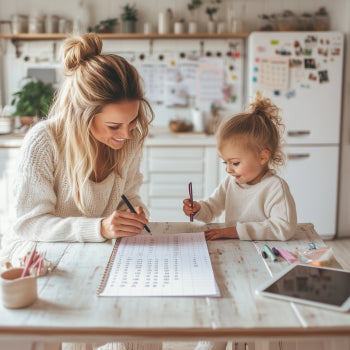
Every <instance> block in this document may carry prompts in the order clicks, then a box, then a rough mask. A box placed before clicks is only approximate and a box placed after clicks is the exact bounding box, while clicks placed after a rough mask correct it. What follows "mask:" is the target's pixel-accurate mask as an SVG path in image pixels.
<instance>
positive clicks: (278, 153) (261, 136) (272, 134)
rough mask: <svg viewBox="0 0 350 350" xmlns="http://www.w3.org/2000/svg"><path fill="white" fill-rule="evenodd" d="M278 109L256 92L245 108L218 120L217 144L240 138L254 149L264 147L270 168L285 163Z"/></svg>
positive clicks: (259, 149) (240, 140)
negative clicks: (267, 153) (240, 111)
mask: <svg viewBox="0 0 350 350" xmlns="http://www.w3.org/2000/svg"><path fill="white" fill-rule="evenodd" d="M279 112H280V110H279V108H278V107H277V106H276V105H274V104H273V103H272V102H271V100H270V99H269V98H264V97H262V96H261V94H260V93H259V92H257V93H256V94H255V96H254V98H253V101H252V102H251V103H250V105H249V106H248V108H247V110H246V111H245V112H243V113H240V114H237V115H234V116H232V117H229V118H228V119H226V120H225V121H223V122H222V123H221V124H220V126H219V128H218V130H217V133H216V138H217V145H218V148H220V147H221V146H222V145H223V143H226V142H227V141H234V142H237V141H239V142H242V143H243V146H244V147H247V148H249V149H251V150H252V151H254V152H256V153H260V152H261V151H262V150H264V149H267V150H268V151H269V152H270V159H269V161H268V167H269V168H270V169H271V170H272V169H276V168H278V167H279V166H282V165H284V164H285V160H286V157H285V154H284V153H283V151H282V146H281V140H282V136H283V133H284V130H285V126H284V124H283V123H282V118H281V117H280V115H279Z"/></svg>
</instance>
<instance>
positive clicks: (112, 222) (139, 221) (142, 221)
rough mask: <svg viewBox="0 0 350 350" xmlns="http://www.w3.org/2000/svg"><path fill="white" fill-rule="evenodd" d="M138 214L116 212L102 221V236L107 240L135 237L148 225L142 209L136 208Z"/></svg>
mask: <svg viewBox="0 0 350 350" xmlns="http://www.w3.org/2000/svg"><path fill="white" fill-rule="evenodd" d="M135 211H136V213H137V214H134V213H131V212H130V211H121V210H116V211H114V212H113V213H112V214H111V215H110V216H108V217H106V218H104V219H103V220H102V221H101V235H102V237H103V238H106V239H113V238H118V237H125V236H135V235H137V234H139V233H141V231H142V230H143V228H144V226H145V225H147V224H148V220H147V219H146V215H145V213H144V211H143V209H142V207H135Z"/></svg>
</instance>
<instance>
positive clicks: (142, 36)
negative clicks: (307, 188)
mask: <svg viewBox="0 0 350 350" xmlns="http://www.w3.org/2000/svg"><path fill="white" fill-rule="evenodd" d="M67 36H69V34H60V33H54V34H48V33H40V34H29V33H23V34H2V33H0V39H11V40H63V39H66V38H67ZM99 36H100V37H101V38H102V39H234V38H247V37H248V36H249V33H223V34H210V33H196V34H187V33H184V34H142V33H128V34H124V33H108V34H103V33H99Z"/></svg>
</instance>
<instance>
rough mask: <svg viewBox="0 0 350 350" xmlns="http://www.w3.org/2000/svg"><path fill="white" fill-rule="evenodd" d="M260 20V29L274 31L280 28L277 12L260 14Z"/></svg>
mask: <svg viewBox="0 0 350 350" xmlns="http://www.w3.org/2000/svg"><path fill="white" fill-rule="evenodd" d="M258 17H259V19H260V21H259V30H263V31H273V30H278V28H277V16H276V15H275V14H271V15H266V14H262V15H258Z"/></svg>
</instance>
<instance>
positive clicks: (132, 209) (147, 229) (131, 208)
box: [122, 194, 152, 235]
mask: <svg viewBox="0 0 350 350" xmlns="http://www.w3.org/2000/svg"><path fill="white" fill-rule="evenodd" d="M122 200H123V201H124V202H125V204H126V205H127V206H128V208H129V209H130V211H131V212H132V213H134V214H137V213H136V210H135V209H134V207H133V206H132V205H131V203H130V202H129V200H128V199H127V198H126V197H125V196H124V195H123V194H122ZM145 230H146V231H147V232H148V233H149V234H150V235H151V234H152V233H151V230H150V229H149V227H148V226H147V225H145Z"/></svg>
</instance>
